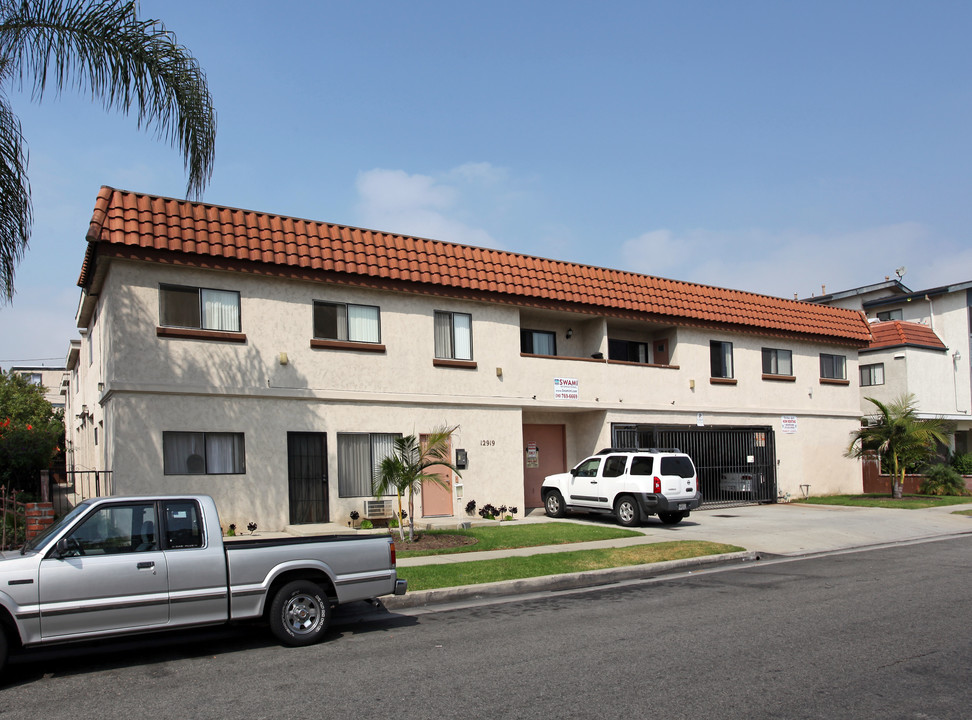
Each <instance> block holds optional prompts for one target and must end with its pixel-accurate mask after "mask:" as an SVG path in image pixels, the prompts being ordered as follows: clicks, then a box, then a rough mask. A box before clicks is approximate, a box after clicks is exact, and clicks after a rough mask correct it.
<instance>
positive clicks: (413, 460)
mask: <svg viewBox="0 0 972 720" xmlns="http://www.w3.org/2000/svg"><path fill="white" fill-rule="evenodd" d="M455 430H456V428H454V427H453V428H436V429H435V430H433V431H432V432H431V433H429V434H428V435H426V436H425V439H424V441H422V442H420V441H419V440H418V438H416V437H415V435H406V436H405V437H399V438H395V445H394V449H393V450H392V453H391V455H387V456H386V457H384V458H383V459H382V461H381V463H380V465H379V469H378V478H377V479H376V481H375V483H374V487H373V488H372V490H373V492H374V493H375V495H376V496H378V497H381V496H382V495H387V494H389V493H390V492H391V491H393V490H394V491H395V494H396V495H397V497H398V518H399V523H398V532H399V535H400V537H401V539H402V542H405V527H404V523H403V522H402V496H403V495H404V494H405V493H408V541H409V542H412V541H413V540H414V539H415V493H416V491H417V490H418V488H419V487H420V486H421V484H422V481H423V480H431V481H433V482H435V483H438V484H439V485H442V486H443V487H447V486H448V483H447V481H445V480H443V479H442V478H441V477H440V476H439V475H438V474H436V473H430V472H429V470H430V469H431V468H433V467H439V466H441V467H444V468H447V469H449V470H450V471H452V472H454V473H456V475H459V471H458V470H457V469H456V467H455V465H453V464H452V463H451V462H449V438H450V437H451V436H452V433H453V432H455Z"/></svg>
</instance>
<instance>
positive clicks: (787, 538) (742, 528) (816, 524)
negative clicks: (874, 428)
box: [383, 503, 972, 609]
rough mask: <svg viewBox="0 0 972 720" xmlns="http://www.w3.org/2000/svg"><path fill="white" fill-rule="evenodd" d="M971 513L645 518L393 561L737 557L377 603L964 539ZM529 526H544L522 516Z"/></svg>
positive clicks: (794, 511) (765, 508)
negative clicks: (544, 541) (672, 548)
mask: <svg viewBox="0 0 972 720" xmlns="http://www.w3.org/2000/svg"><path fill="white" fill-rule="evenodd" d="M968 509H972V503H970V504H968V505H953V506H950V507H942V508H929V509H925V510H894V509H885V508H862V507H840V506H827V505H804V504H799V503H788V504H779V505H755V506H745V507H735V508H725V509H713V510H705V511H701V512H700V511H695V512H693V513H692V515H691V517H689V518H688V519H687V520H683V521H682V522H681V523H680V524H678V525H674V526H666V525H662V524H661V523H660V522H658V520H657V519H656V518H650V519H649V520H648V521H647V522H646V523H645V524H644V525H643V526H642V527H641V528H638V529H639V530H640V531H641V533H642V534H641V536H640V537H636V538H620V539H617V540H602V541H597V542H587V543H572V544H570V545H548V546H541V547H532V548H517V549H514V550H496V551H488V552H469V553H458V554H454V555H433V556H426V557H417V558H401V559H399V561H398V567H399V568H407V567H414V566H417V565H432V564H446V563H461V562H472V561H475V560H490V559H496V558H504V557H515V556H527V555H538V554H543V553H558V552H568V551H573V550H588V549H595V548H605V547H625V546H630V545H639V544H647V543H656V542H665V541H669V540H708V541H711V542H718V543H725V544H728V545H736V546H739V547H742V548H744V549H745V551H744V552H741V553H731V554H729V555H716V556H710V557H705V558H692V559H690V560H685V561H675V562H673V563H656V564H653V565H639V566H634V567H628V568H610V569H606V570H597V571H593V572H588V573H576V574H571V575H552V576H546V577H539V578H528V579H524V580H513V581H505V582H500V583H488V584H483V585H468V586H462V587H457V588H443V589H441V590H424V591H418V592H409V593H408V594H406V595H404V596H397V597H387V598H383V602H384V604H385V607H387V608H388V609H396V608H406V607H416V606H422V605H431V604H438V603H448V602H457V601H461V600H467V599H472V598H478V597H487V596H494V597H495V596H503V595H517V594H522V593H527V592H537V591H541V590H561V589H569V588H577V587H584V586H589V585H597V584H603V583H607V582H618V581H621V580H627V579H632V578H643V577H651V576H653V575H658V574H662V573H665V572H671V571H672V570H673V569H681V568H691V567H702V566H705V565H711V564H714V563H724V562H740V561H746V560H755V559H756V558H757V557H758V556H760V555H784V556H799V555H806V554H814V553H820V552H831V551H834V550H844V549H850V548H860V547H868V546H873V545H884V544H891V543H897V542H908V541H914V540H922V539H932V538H938V537H946V536H951V535H962V534H972V517H970V516H966V515H955V514H954V513H955V511H956V510H968ZM528 520H529V521H530V522H552V521H549V520H547V519H546V518H538V517H535V516H534V517H530V518H528ZM565 520H566V521H569V522H583V523H591V524H598V525H604V524H613V518H611V517H610V516H585V515H573V516H571V515H569V516H568V517H567V518H565Z"/></svg>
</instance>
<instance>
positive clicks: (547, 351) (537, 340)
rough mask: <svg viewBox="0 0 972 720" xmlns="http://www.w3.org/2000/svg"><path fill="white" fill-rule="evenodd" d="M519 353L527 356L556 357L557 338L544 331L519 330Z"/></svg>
mask: <svg viewBox="0 0 972 720" xmlns="http://www.w3.org/2000/svg"><path fill="white" fill-rule="evenodd" d="M520 352H522V353H526V354H527V355H556V354H557V336H556V335H555V334H554V333H552V332H549V331H546V330H520Z"/></svg>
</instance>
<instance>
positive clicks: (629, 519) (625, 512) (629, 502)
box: [614, 495, 641, 527]
mask: <svg viewBox="0 0 972 720" xmlns="http://www.w3.org/2000/svg"><path fill="white" fill-rule="evenodd" d="M614 514H615V515H617V518H618V525H623V526H624V527H632V526H634V525H637V524H638V523H640V522H641V510H640V508H639V507H638V503H637V502H636V501H635V499H634V498H633V497H631V496H630V495H622V496H621V497H619V498H618V499H617V500H615V502H614Z"/></svg>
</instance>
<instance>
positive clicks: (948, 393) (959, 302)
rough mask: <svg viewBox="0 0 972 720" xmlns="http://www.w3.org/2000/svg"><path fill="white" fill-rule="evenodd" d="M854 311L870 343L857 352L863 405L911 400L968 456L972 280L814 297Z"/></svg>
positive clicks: (971, 438)
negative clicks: (949, 431) (943, 423)
mask: <svg viewBox="0 0 972 720" xmlns="http://www.w3.org/2000/svg"><path fill="white" fill-rule="evenodd" d="M812 302H816V303H823V304H827V305H832V306H837V307H843V308H849V309H856V310H860V311H861V312H863V313H865V314H866V315H867V317H868V319H869V321H870V322H871V332H872V334H873V340H872V341H871V343H870V344H869V345H868V347H866V348H863V349H862V350H861V351H860V355H859V362H860V366H859V368H858V372H859V377H858V384H859V387H860V390H861V410H862V412H864V413H865V414H871V413H872V412H873V410H874V406H873V405H872V404H871V403H870V402H867V400H866V399H865V398H868V397H873V398H875V399H877V400H880V401H881V402H889V401H891V400H894V399H896V398H898V397H901V396H902V395H906V394H912V395H914V396H915V398H916V400H917V403H918V410H919V415H920V416H921V417H943V418H945V419H947V420H950V421H951V422H952V423H953V424H954V427H955V436H954V444H953V448H952V449H953V450H954V451H955V452H959V453H967V452H972V281H970V282H963V283H956V284H954V285H945V286H942V287H937V288H932V289H930V290H920V291H917V292H916V291H912V290H910V289H908V288H907V287H905V286H904V285H903V284H902V283H901V281H900V280H894V281H892V280H886V281H885V282H884V283H879V284H877V285H869V286H866V287H863V288H855V289H852V290H846V291H842V292H838V293H833V294H830V295H823V296H821V297H817V298H812Z"/></svg>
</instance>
